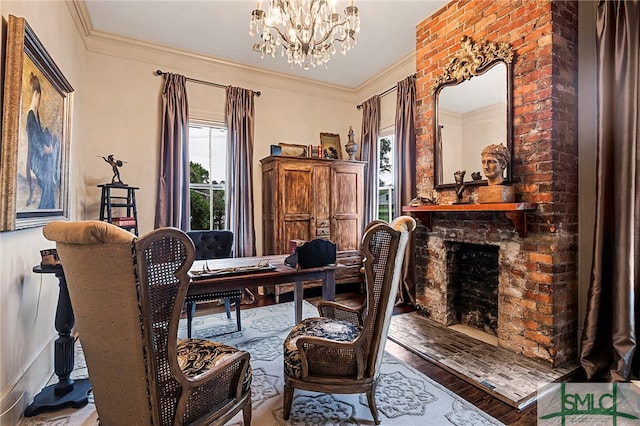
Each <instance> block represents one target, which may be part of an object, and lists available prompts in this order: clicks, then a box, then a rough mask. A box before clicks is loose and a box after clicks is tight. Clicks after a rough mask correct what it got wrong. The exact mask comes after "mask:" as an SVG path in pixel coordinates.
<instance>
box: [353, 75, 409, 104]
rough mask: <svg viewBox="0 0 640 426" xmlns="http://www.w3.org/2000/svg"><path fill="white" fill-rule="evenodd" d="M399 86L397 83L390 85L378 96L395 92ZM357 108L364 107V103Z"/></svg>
mask: <svg viewBox="0 0 640 426" xmlns="http://www.w3.org/2000/svg"><path fill="white" fill-rule="evenodd" d="M412 75H413V76H414V77H415V74H412ZM397 88H398V85H397V84H396V85H395V86H393V87H389V88H388V89H387V90H385V91H384V92H382V93H380V94H379V95H378V96H384V95H388V94H389V93H391V92H393V91H394V90H395V89H397ZM356 108H358V109H362V104H358V105H356Z"/></svg>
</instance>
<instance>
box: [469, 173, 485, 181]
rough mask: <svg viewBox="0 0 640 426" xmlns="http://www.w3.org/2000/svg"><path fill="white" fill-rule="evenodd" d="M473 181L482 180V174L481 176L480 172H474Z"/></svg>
mask: <svg viewBox="0 0 640 426" xmlns="http://www.w3.org/2000/svg"><path fill="white" fill-rule="evenodd" d="M471 179H473V180H481V179H482V174H480V172H473V173H471Z"/></svg>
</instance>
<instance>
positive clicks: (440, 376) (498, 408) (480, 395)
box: [196, 287, 537, 426]
mask: <svg viewBox="0 0 640 426" xmlns="http://www.w3.org/2000/svg"><path fill="white" fill-rule="evenodd" d="M292 295H293V293H288V294H284V295H281V296H280V302H281V303H282V302H287V301H291V300H293V296H292ZM362 297H363V296H362V294H361V293H360V292H359V291H358V289H357V288H346V289H345V288H344V287H343V288H340V287H339V288H338V293H337V294H336V301H339V302H341V303H344V304H347V305H352V306H357V305H359V304H360V303H361V301H362ZM305 300H306V301H308V302H310V303H317V302H318V301H320V300H322V297H321V293H320V289H319V288H315V289H308V290H305ZM274 303H275V300H274V297H273V295H265V296H258V297H257V301H256V302H255V303H254V304H252V305H242V309H250V308H251V307H257V306H268V305H272V304H274ZM222 310H223V307H222V306H215V305H214V304H211V303H208V304H198V309H197V311H196V315H206V314H209V313H213V312H220V311H222ZM412 310H413V308H412V307H408V306H400V307H397V308H396V309H395V311H394V315H395V314H400V313H404V312H410V311H412ZM385 349H386V350H387V351H388V352H389V353H390V354H392V355H393V356H395V357H396V358H398V359H400V360H402V361H403V362H405V363H407V364H409V365H411V366H412V367H413V368H415V369H416V370H418V371H420V372H422V373H423V374H425V375H426V376H428V377H430V378H431V379H433V380H434V381H436V382H438V383H440V384H441V385H442V386H444V387H446V388H447V389H449V390H451V391H452V392H454V393H455V394H457V395H459V396H460V397H462V398H464V399H465V400H467V401H468V402H470V403H471V404H473V405H475V406H476V407H478V408H479V409H481V410H482V411H484V412H486V413H488V414H489V415H491V416H493V417H495V418H496V419H498V420H500V421H501V422H502V423H504V424H506V425H522V426H530V425H535V424H536V423H537V407H536V404H535V403H534V404H532V405H530V406H529V407H527V408H525V409H524V410H522V411H518V410H517V409H516V408H513V407H511V406H510V405H508V404H506V403H504V402H502V401H501V400H499V399H497V398H494V397H493V396H491V395H489V394H488V393H486V392H484V391H483V390H482V389H480V388H478V387H476V386H474V385H471V384H469V383H468V382H466V381H464V380H462V379H460V378H458V377H457V376H455V375H453V374H451V373H449V372H448V371H446V370H444V369H442V368H440V367H438V366H437V365H435V364H433V363H431V362H429V361H427V360H425V359H424V358H422V357H420V356H419V355H416V354H414V353H413V352H411V351H409V350H407V349H405V348H403V347H402V346H400V345H398V344H396V343H394V342H392V341H390V340H387V345H386V348H385Z"/></svg>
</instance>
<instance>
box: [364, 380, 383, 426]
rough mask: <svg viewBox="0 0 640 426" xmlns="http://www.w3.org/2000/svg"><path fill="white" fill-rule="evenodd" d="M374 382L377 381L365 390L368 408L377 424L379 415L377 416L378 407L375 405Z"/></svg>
mask: <svg viewBox="0 0 640 426" xmlns="http://www.w3.org/2000/svg"><path fill="white" fill-rule="evenodd" d="M376 384H377V383H374V384H373V385H372V386H371V389H369V391H368V392H367V402H368V403H369V410H371V415H372V416H373V421H374V423H375V424H377V425H379V424H380V417H379V416H378V407H377V406H376Z"/></svg>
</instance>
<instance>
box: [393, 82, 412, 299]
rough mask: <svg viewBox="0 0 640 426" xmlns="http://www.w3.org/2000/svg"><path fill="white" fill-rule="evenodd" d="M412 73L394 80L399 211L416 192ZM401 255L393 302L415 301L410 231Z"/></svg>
mask: <svg viewBox="0 0 640 426" xmlns="http://www.w3.org/2000/svg"><path fill="white" fill-rule="evenodd" d="M415 117H416V76H415V75H411V76H409V77H407V78H405V79H404V80H402V81H399V82H398V92H397V98H396V140H395V147H394V152H395V154H396V160H395V168H396V170H395V176H394V180H395V190H396V191H395V194H394V197H395V203H396V206H397V208H398V211H397V212H395V216H396V217H397V216H400V215H401V214H402V206H408V205H409V203H410V202H411V200H412V199H413V198H415V196H416V185H415V182H416V121H415ZM406 250H407V253H405V257H404V265H403V268H404V273H403V274H402V285H401V286H400V287H399V288H398V298H397V301H396V302H397V303H400V304H402V303H411V304H414V305H415V282H416V280H415V263H416V262H415V237H414V233H411V236H410V237H409V242H408V244H407V248H406Z"/></svg>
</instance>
